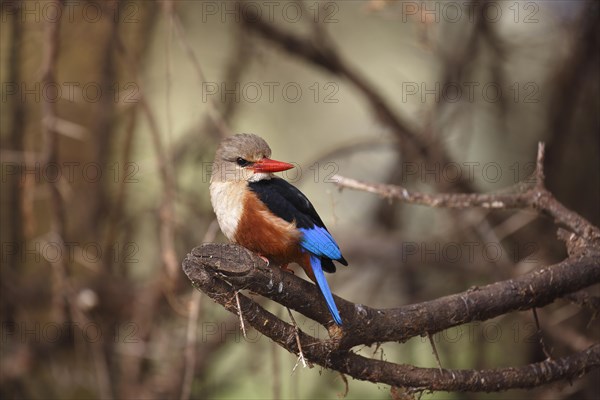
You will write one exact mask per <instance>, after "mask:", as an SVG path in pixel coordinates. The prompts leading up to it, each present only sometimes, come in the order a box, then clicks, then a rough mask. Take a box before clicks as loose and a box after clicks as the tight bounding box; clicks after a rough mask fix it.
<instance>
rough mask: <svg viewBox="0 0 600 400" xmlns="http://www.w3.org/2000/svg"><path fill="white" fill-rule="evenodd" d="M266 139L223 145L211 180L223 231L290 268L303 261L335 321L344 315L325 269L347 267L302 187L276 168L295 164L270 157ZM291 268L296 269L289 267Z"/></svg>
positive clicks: (248, 137) (238, 138)
mask: <svg viewBox="0 0 600 400" xmlns="http://www.w3.org/2000/svg"><path fill="white" fill-rule="evenodd" d="M270 156H271V148H270V147H269V145H268V144H267V142H265V141H264V140H263V139H262V138H260V137H259V136H256V135H252V134H238V135H234V136H232V137H229V138H227V139H225V140H223V142H222V143H221V145H220V146H219V148H218V150H217V153H216V155H215V161H214V164H213V171H212V175H211V179H210V199H211V202H212V205H213V208H214V210H215V214H216V215H217V220H218V221H219V226H220V227H221V230H222V231H223V233H224V234H225V236H227V238H228V239H229V240H231V241H232V242H234V243H238V244H240V245H242V246H244V247H246V248H247V249H249V250H251V251H253V252H255V253H258V254H259V255H260V256H261V257H262V258H263V259H266V261H267V262H269V261H272V262H274V263H276V264H278V265H280V266H281V268H283V269H284V270H287V271H290V270H289V269H288V264H289V263H293V262H295V263H297V264H299V265H300V266H301V267H302V268H303V269H304V271H305V272H306V275H307V276H308V277H309V278H310V279H312V281H313V282H316V283H317V285H318V287H319V289H320V290H321V293H322V294H323V297H324V298H325V302H326V303H327V308H328V309H329V311H330V312H331V315H332V316H333V319H334V321H335V322H336V324H338V325H341V324H342V318H341V317H340V313H339V311H338V309H337V306H336V305H335V302H334V301H333V296H332V294H331V290H330V289H329V285H328V284H327V280H326V279H325V274H324V273H323V271H325V272H335V265H334V264H333V260H335V261H337V262H339V263H341V264H343V265H348V262H347V261H346V260H345V259H344V257H343V256H342V253H341V251H340V248H339V247H338V245H337V243H336V242H335V240H334V239H333V237H332V236H331V234H330V233H329V231H328V230H327V228H326V227H325V224H324V223H323V221H322V220H321V218H320V217H319V214H317V212H316V211H315V208H314V207H313V205H312V204H311V203H310V201H309V200H308V199H307V198H306V196H305V195H304V194H302V192H300V190H298V189H297V188H296V187H294V186H292V185H291V184H290V183H288V182H287V181H285V180H284V179H281V178H278V177H276V176H274V175H273V172H280V171H285V170H288V169H291V168H294V166H293V165H292V164H288V163H285V162H281V161H275V160H272V159H270V158H269V157H270ZM290 272H291V271H290Z"/></svg>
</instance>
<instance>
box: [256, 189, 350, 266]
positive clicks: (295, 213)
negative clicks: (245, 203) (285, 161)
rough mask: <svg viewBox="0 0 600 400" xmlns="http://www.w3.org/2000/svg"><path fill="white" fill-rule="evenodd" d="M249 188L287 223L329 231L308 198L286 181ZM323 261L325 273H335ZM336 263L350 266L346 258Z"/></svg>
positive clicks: (323, 260) (325, 259)
mask: <svg viewBox="0 0 600 400" xmlns="http://www.w3.org/2000/svg"><path fill="white" fill-rule="evenodd" d="M248 187H249V188H250V190H252V191H253V192H254V193H256V195H257V196H258V198H259V199H260V200H261V201H262V202H263V203H265V205H266V206H267V208H268V209H269V210H270V211H271V212H272V213H273V214H275V215H277V216H278V217H280V218H282V219H284V220H286V221H287V222H292V221H294V220H295V221H296V226H297V227H298V228H306V229H310V228H313V227H314V226H315V225H316V226H318V227H321V228H324V229H327V227H326V226H325V224H324V223H323V220H322V219H321V217H319V214H317V211H316V210H315V208H314V207H313V205H312V204H311V202H310V201H309V200H308V199H307V198H306V196H305V195H304V194H303V193H302V192H301V191H300V190H298V189H297V188H296V187H295V186H293V185H292V184H290V183H288V182H287V181H286V180H284V179H281V178H271V179H263V180H260V181H258V182H250V183H249V184H248ZM321 261H322V265H323V269H324V270H325V271H327V272H335V266H334V265H333V262H332V261H331V260H330V259H329V258H326V257H323V258H322V259H321ZM336 261H339V262H340V263H341V264H343V265H348V262H347V261H346V259H344V257H342V258H341V259H339V260H336Z"/></svg>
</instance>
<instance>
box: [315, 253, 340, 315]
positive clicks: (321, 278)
mask: <svg viewBox="0 0 600 400" xmlns="http://www.w3.org/2000/svg"><path fill="white" fill-rule="evenodd" d="M310 265H311V266H312V270H313V272H314V274H315V278H316V279H317V284H318V285H319V289H321V293H323V297H324V298H325V302H326V303H327V308H329V312H330V313H331V315H332V316H333V320H334V321H335V323H336V324H338V325H342V317H340V312H339V311H338V309H337V306H336V305H335V301H333V295H332V294H331V290H330V289H329V285H328V284H327V280H326V279H325V274H324V273H323V268H321V259H320V258H319V257H317V256H315V255H312V254H311V255H310Z"/></svg>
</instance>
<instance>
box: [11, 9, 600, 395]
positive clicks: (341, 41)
mask: <svg viewBox="0 0 600 400" xmlns="http://www.w3.org/2000/svg"><path fill="white" fill-rule="evenodd" d="M0 4H1V11H2V13H1V18H2V23H1V26H0V33H1V40H0V46H1V47H0V50H1V65H0V80H1V82H2V103H1V104H2V108H1V110H0V128H1V144H2V150H1V157H2V183H1V187H2V190H1V201H2V213H1V218H2V223H1V234H2V249H1V250H2V268H1V279H2V282H1V289H2V290H1V295H0V299H1V301H2V303H1V312H2V335H1V338H2V341H1V348H2V357H1V360H0V366H1V374H0V384H1V389H0V394H1V396H2V398H5V399H12V398H39V399H42V398H66V399H69V398H72V399H81V398H131V399H133V398H136V399H141V398H145V399H146V398H147V399H154V398H183V399H186V398H240V399H241V398H305V399H309V398H310V399H312V398H335V397H338V396H344V395H345V396H346V397H347V398H389V397H390V396H391V394H390V388H389V387H387V386H385V385H375V384H371V383H367V382H359V381H354V380H349V381H348V383H347V385H348V387H347V388H346V383H345V380H344V379H343V378H342V377H341V376H340V375H339V374H337V373H332V372H330V371H328V370H325V369H322V368H319V367H315V368H312V369H303V368H301V367H297V368H295V364H296V357H295V356H294V355H291V354H289V353H287V352H284V351H283V350H281V349H280V348H278V347H277V346H275V345H274V344H273V343H271V342H270V341H269V340H266V339H265V338H261V337H260V336H259V335H257V334H256V333H255V332H249V336H248V338H247V339H244V338H243V337H242V336H241V332H240V330H239V324H238V319H237V318H236V317H235V316H232V315H230V314H228V313H226V312H225V311H224V310H222V309H221V308H220V307H217V306H215V305H214V304H213V303H212V302H210V301H208V299H207V298H205V297H202V296H201V295H199V294H193V290H192V288H191V286H190V284H189V281H188V280H187V279H186V278H185V277H184V275H183V273H182V271H181V269H180V267H179V263H180V261H181V260H182V259H183V257H184V256H185V254H186V253H187V252H189V251H190V250H191V249H192V248H193V247H194V246H196V245H198V244H199V243H201V242H202V241H223V240H224V238H223V237H222V235H221V234H220V233H219V231H218V227H217V226H216V224H215V221H214V215H213V212H212V209H211V206H210V202H209V196H208V183H209V182H208V178H209V175H210V162H211V161H212V157H213V154H214V150H215V149H216V146H217V144H218V142H219V140H220V139H221V137H223V136H224V135H226V134H228V133H230V132H252V133H256V134H259V135H261V136H263V137H264V138H265V139H266V140H267V141H268V142H269V143H270V145H271V147H272V149H273V157H274V158H276V159H280V160H284V161H288V162H294V163H296V164H297V165H298V168H296V169H295V170H292V171H288V172H287V173H286V174H284V176H285V177H286V178H287V179H289V180H290V181H292V182H293V183H294V184H296V185H297V186H298V187H299V188H300V189H301V190H302V191H304V192H305V193H306V194H307V196H308V197H309V198H310V199H311V200H312V201H313V203H314V205H315V207H316V208H317V210H319V212H320V214H321V216H322V217H323V219H324V221H325V222H326V224H327V225H328V226H329V228H330V230H331V231H332V232H333V234H334V236H335V237H336V238H337V240H338V242H339V243H340V245H341V247H342V249H343V251H344V254H345V255H346V258H347V259H348V260H349V261H350V266H349V267H348V268H339V269H338V273H337V274H335V275H333V276H330V282H331V286H332V288H333V290H334V292H335V293H336V294H338V295H340V296H342V297H344V298H346V299H348V300H350V301H353V302H355V303H363V304H368V305H370V306H374V307H394V306H398V305H403V304H409V303H412V302H417V301H423V300H428V299H433V298H436V297H439V296H442V295H446V294H451V293H453V292H457V291H462V290H466V289H467V288H469V287H471V286H473V285H482V284H487V283H491V282H494V281H495V280H499V279H508V278H510V277H512V276H517V275H520V274H522V273H525V272H528V271H530V270H533V269H535V268H539V267H541V266H543V265H547V264H549V263H552V262H556V261H558V260H560V259H561V257H563V256H564V255H565V250H564V247H563V246H562V244H561V243H559V242H558V241H557V239H556V238H555V229H554V227H553V225H552V224H551V223H550V222H549V221H547V220H539V219H536V220H534V217H533V214H532V213H529V212H526V211H519V212H493V213H488V212H483V211H481V210H467V211H461V212H457V211H448V210H437V209H426V208H420V207H418V206H410V205H401V204H398V203H390V202H388V201H386V200H382V199H379V198H377V197H375V196H372V195H369V194H366V193H358V192H349V191H344V192H340V191H338V190H336V189H335V187H334V185H333V184H332V183H331V182H330V177H331V175H332V173H339V174H341V175H345V176H349V177H354V178H359V179H364V180H368V181H373V182H388V183H395V184H401V185H404V186H406V187H408V188H411V189H415V190H423V191H460V190H462V189H464V187H458V186H457V185H456V183H457V181H458V180H457V179H456V177H457V174H458V175H460V176H461V177H462V178H463V180H465V181H466V182H467V184H468V185H467V186H468V187H469V188H470V189H471V190H478V191H499V190H508V189H507V188H509V187H510V186H512V185H514V184H518V183H519V182H521V181H523V180H525V179H526V178H527V177H528V175H529V173H531V172H532V171H533V169H532V166H533V164H532V162H533V161H534V158H535V154H536V146H537V142H538V141H544V142H546V143H547V145H548V147H547V171H546V173H547V179H548V181H547V184H548V187H549V188H550V190H551V191H553V192H554V193H555V195H556V196H557V198H558V199H559V200H561V201H563V202H564V203H565V204H566V205H567V206H569V207H571V208H572V209H574V210H575V211H577V212H579V213H581V214H582V215H583V216H585V217H586V218H588V219H589V220H591V222H593V223H595V224H596V225H598V224H599V223H600V210H599V207H598V205H599V204H600V157H599V154H598V153H599V149H600V139H599V137H600V136H599V135H598V132H599V113H598V110H599V104H598V101H599V96H598V92H599V82H598V71H600V68H598V54H599V52H598V50H599V48H598V43H599V41H598V38H599V36H598V35H599V34H598V26H599V25H598V22H600V21H599V11H598V4H597V3H596V2H593V1H589V2H586V1H526V2H525V1H523V2H521V1H491V2H486V1H480V2H478V1H474V2H472V3H471V2H438V1H426V2H409V1H385V0H371V1H337V2H333V1H321V2H314V1H305V2H299V1H291V2H286V1H272V2H263V1H253V2H240V3H236V2H234V1H172V2H170V1H164V2H161V1H125V0H122V1H88V0H80V1H76V2H64V3H63V2H55V1H8V0H3V1H1V2H0ZM253 10H259V11H260V13H261V15H262V17H263V19H264V20H266V21H267V22H268V23H272V24H275V25H276V26H278V27H280V28H281V29H283V30H285V31H288V32H292V33H294V34H297V35H299V36H300V37H303V38H306V40H308V41H309V42H312V43H317V44H318V43H328V44H330V45H331V46H332V48H334V49H335V50H336V51H337V52H338V53H339V56H340V57H341V59H342V60H343V62H344V63H345V64H346V65H347V66H348V67H349V68H350V69H352V70H354V71H355V72H357V73H358V74H360V75H361V76H362V78H363V79H364V81H365V82H367V83H368V85H369V87H370V88H371V89H372V90H373V91H374V92H376V93H379V94H380V95H381V96H382V97H383V98H384V99H385V100H386V101H387V102H388V104H389V105H390V106H391V108H392V109H393V111H394V112H395V113H396V115H397V116H398V118H399V119H400V120H402V121H403V122H404V123H405V124H406V126H408V127H410V129H411V130H413V131H414V132H416V133H417V134H418V135H419V136H420V137H421V138H422V140H423V141H424V142H425V143H427V144H428V146H431V147H432V148H435V149H437V150H436V151H439V152H444V153H445V154H447V155H448V159H449V160H452V163H447V164H439V163H435V162H430V160H424V159H421V158H419V157H417V155H416V154H415V153H414V152H410V151H405V150H406V149H405V150H403V149H401V148H399V147H398V143H399V140H400V136H401V134H399V133H398V132H395V131H394V130H393V129H390V127H389V126H386V125H385V124H381V123H380V121H379V120H378V118H377V115H376V112H375V113H374V112H373V107H372V105H371V104H370V103H369V102H370V99H368V98H367V97H366V96H365V94H364V92H363V91H362V90H360V88H357V87H356V85H353V84H352V83H351V82H349V80H348V79H346V78H344V77H343V76H340V75H336V74H332V73H330V72H327V71H326V70H325V69H323V68H321V67H320V66H319V65H317V64H315V63H312V62H309V61H307V60H305V59H302V58H300V57H296V56H295V55H294V54H293V49H292V51H291V52H290V51H286V50H284V49H283V48H282V47H281V46H277V45H276V44H275V43H274V42H273V41H270V40H266V39H265V38H262V37H260V36H258V35H256V34H255V33H254V32H253V31H252V30H251V29H250V28H249V26H248V25H245V24H244V23H243V19H244V16H247V15H248V12H251V11H253ZM52 26H56V27H58V30H57V32H56V34H53V33H52ZM596 293H597V288H596ZM262 303H263V305H264V306H265V307H268V308H269V309H270V310H272V311H273V312H275V313H278V315H280V316H281V317H282V318H287V314H286V313H285V312H284V310H281V308H280V307H278V306H277V305H273V304H270V303H269V302H267V301H263V302H262ZM539 314H540V319H541V323H542V331H543V337H544V341H545V344H546V346H547V347H548V348H550V349H551V351H552V352H553V354H555V355H561V354H566V353H568V352H570V351H573V350H578V349H581V348H585V347H586V346H587V345H589V344H590V343H593V342H594V341H597V340H598V336H599V326H598V323H597V321H594V320H593V316H592V313H591V312H590V311H589V310H587V311H586V310H581V309H579V308H578V307H577V306H575V305H572V304H568V303H566V302H557V303H556V304H554V305H551V306H549V307H547V308H546V309H544V310H541V311H540V312H539ZM298 322H299V324H300V326H301V328H302V329H304V330H306V331H307V332H308V333H311V334H314V335H318V336H319V337H323V338H326V337H327V333H326V332H325V331H324V330H323V329H321V330H319V329H318V326H317V325H316V324H314V323H313V322H311V321H309V320H305V319H302V318H299V316H298ZM434 341H435V342H436V344H437V348H438V351H439V353H440V358H441V362H442V364H443V366H444V367H447V368H494V367H500V366H510V365H521V364H525V363H530V362H535V361H539V360H543V359H544V357H545V356H544V354H543V352H542V348H541V346H540V344H539V338H538V336H537V335H536V332H535V325H534V324H533V319H532V317H531V314H530V313H525V312H523V313H514V314H510V315H505V316H503V317H500V318H497V319H495V320H492V321H487V322H485V323H474V324H469V325H466V326H461V327H457V328H453V329H450V330H448V331H445V332H442V333H440V334H437V335H435V336H434ZM357 351H359V352H360V353H362V354H368V355H373V357H381V358H383V359H387V360H391V361H395V362H401V363H410V364H414V365H417V366H429V367H436V366H437V364H436V360H435V358H434V356H433V354H432V349H431V347H430V344H429V342H428V340H427V338H420V339H412V340H410V341H409V342H408V343H405V344H389V343H388V344H385V345H382V346H378V347H372V348H361V349H357ZM598 378H599V377H598V373H597V371H596V372H594V373H592V374H589V375H588V376H585V377H583V378H581V379H579V380H577V381H575V382H571V383H565V382H562V383H557V384H554V385H551V386H547V387H541V388H538V389H537V390H534V391H529V392H521V391H512V392H509V393H500V394H489V395H485V396H484V395H482V394H452V393H437V394H427V393H426V394H424V395H423V398H456V399H458V398H465V399H468V398H473V399H474V398H484V397H485V398H492V399H493V398H539V399H549V398H553V399H566V398H578V399H579V398H592V397H593V396H594V394H595V395H596V396H597V393H598V391H597V390H598Z"/></svg>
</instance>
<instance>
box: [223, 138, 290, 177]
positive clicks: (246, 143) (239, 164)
mask: <svg viewBox="0 0 600 400" xmlns="http://www.w3.org/2000/svg"><path fill="white" fill-rule="evenodd" d="M270 156H271V148H270V147H269V145H268V144H267V142H265V140H264V139H263V138H261V137H260V136H256V135H253V134H250V133H240V134H237V135H233V136H231V137H228V138H226V139H224V140H223V141H222V142H221V144H220V145H219V148H218V149H217V153H216V154H215V161H214V163H213V170H212V175H211V182H231V181H249V182H256V181H259V180H262V179H270V178H271V177H272V176H273V174H272V173H273V172H278V171H285V170H286V169H290V168H293V165H291V164H287V163H283V162H280V161H275V160H271V159H270V158H269V157H270Z"/></svg>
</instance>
